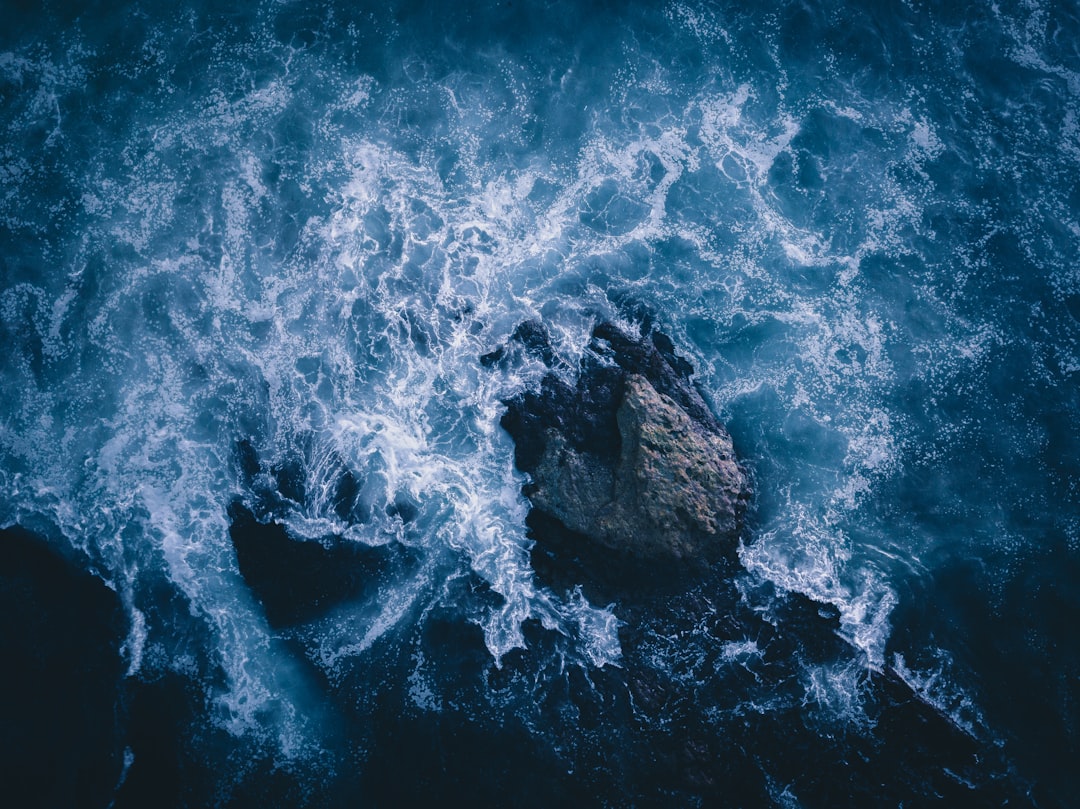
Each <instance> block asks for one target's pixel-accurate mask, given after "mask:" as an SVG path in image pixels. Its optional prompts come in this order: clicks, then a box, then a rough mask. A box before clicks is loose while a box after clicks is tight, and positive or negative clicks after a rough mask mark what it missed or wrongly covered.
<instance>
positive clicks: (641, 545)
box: [502, 323, 749, 564]
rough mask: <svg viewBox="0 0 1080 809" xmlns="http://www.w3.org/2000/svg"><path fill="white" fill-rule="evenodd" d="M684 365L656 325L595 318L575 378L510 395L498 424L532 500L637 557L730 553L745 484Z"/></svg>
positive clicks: (591, 537) (700, 559)
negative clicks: (633, 329) (623, 327)
mask: <svg viewBox="0 0 1080 809" xmlns="http://www.w3.org/2000/svg"><path fill="white" fill-rule="evenodd" d="M536 331H537V330H536V329H535V328H533V329H530V330H529V332H528V333H529V335H530V336H531V338H532V341H531V342H532V344H533V345H532V346H530V347H531V348H532V349H533V350H536V349H535V344H536V339H535V333H536ZM542 356H545V357H547V356H550V351H544V352H542ZM549 364H550V363H549ZM691 373H692V369H691V366H690V365H689V363H687V362H686V361H685V360H683V359H682V358H680V357H678V356H677V355H676V354H675V353H674V350H673V346H672V344H671V341H670V340H668V339H667V338H666V337H665V336H664V335H662V334H660V333H659V332H652V333H651V334H648V335H645V336H643V337H640V338H633V337H631V336H628V335H626V334H624V333H623V332H621V331H620V330H619V329H617V328H616V327H615V326H612V325H611V324H607V323H604V324H601V325H600V326H598V327H597V328H596V329H595V330H594V332H593V339H592V341H591V343H590V346H589V351H588V352H587V354H586V357H585V359H584V360H583V362H582V364H581V368H580V369H579V373H578V376H577V380H576V384H575V385H574V386H573V387H572V386H570V385H569V384H568V383H567V382H565V381H564V380H563V379H562V378H561V377H560V376H559V374H557V373H556V372H555V371H552V372H551V373H549V374H548V375H547V376H546V377H545V378H544V379H543V380H542V383H541V386H540V390H539V391H537V392H526V393H524V394H522V395H520V396H518V397H517V398H515V399H513V400H511V401H509V402H508V403H507V406H508V409H507V412H506V414H505V415H504V417H503V419H502V425H503V427H504V428H505V429H506V430H507V432H508V433H510V435H511V436H512V437H513V439H514V442H515V448H516V449H515V459H516V462H517V465H518V468H520V469H521V470H522V471H525V472H528V473H529V474H530V476H531V477H532V482H531V483H530V484H529V485H528V486H526V487H525V494H526V495H527V496H528V498H529V500H530V501H531V503H532V505H533V507H534V509H536V510H538V511H540V512H542V513H543V514H544V515H546V516H548V517H551V518H554V520H556V521H557V522H558V523H559V524H561V525H562V526H564V527H565V528H566V529H569V531H571V532H574V533H576V534H580V535H581V536H583V537H585V538H586V540H587V541H591V542H593V543H597V544H599V545H600V546H603V547H604V548H606V549H609V550H611V551H615V552H617V553H619V554H623V555H625V556H628V557H632V558H635V559H638V560H644V561H658V560H672V561H679V562H686V563H691V564H696V563H705V562H709V561H713V560H716V559H718V558H721V557H730V556H733V555H734V551H735V547H736V545H737V542H738V536H739V533H740V531H741V529H742V523H743V516H744V513H745V510H746V504H747V501H748V499H749V487H748V486H747V483H746V477H745V474H744V473H743V471H742V469H741V468H740V467H739V465H738V463H737V462H736V460H735V453H734V450H733V447H732V443H731V437H730V436H729V435H728V434H727V432H726V430H724V428H723V426H722V425H721V424H720V423H719V422H718V421H717V420H716V417H715V416H713V414H712V412H711V411H710V410H709V408H708V406H707V405H706V404H705V402H704V400H703V399H702V397H701V395H700V394H699V393H698V391H697V390H696V389H695V388H694V385H693V382H692V381H691V378H690V377H691Z"/></svg>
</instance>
